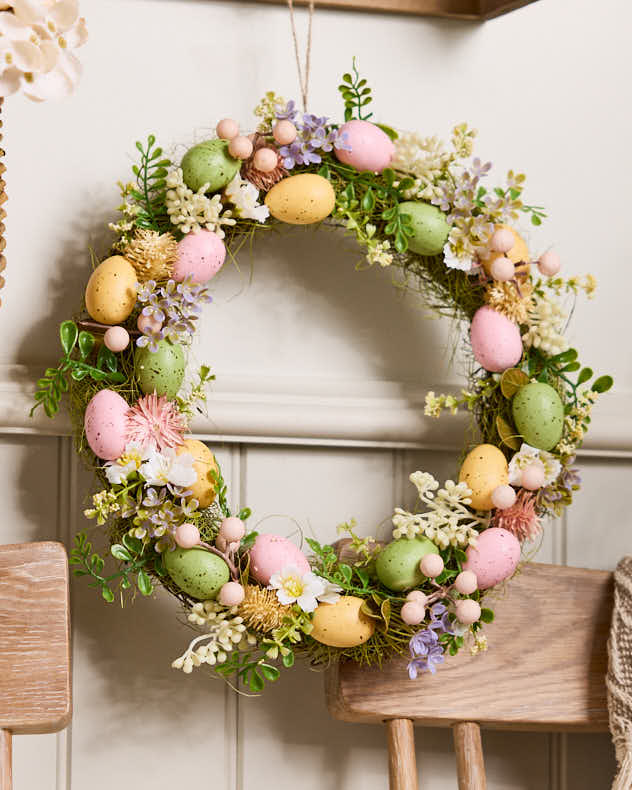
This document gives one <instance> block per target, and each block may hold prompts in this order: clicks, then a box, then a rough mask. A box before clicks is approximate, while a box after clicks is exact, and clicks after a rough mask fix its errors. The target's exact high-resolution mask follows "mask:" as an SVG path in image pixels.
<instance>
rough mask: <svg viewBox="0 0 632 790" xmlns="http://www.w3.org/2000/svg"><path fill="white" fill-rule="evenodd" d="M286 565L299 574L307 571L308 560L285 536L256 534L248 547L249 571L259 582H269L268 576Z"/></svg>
mask: <svg viewBox="0 0 632 790" xmlns="http://www.w3.org/2000/svg"><path fill="white" fill-rule="evenodd" d="M288 565H292V566H293V567H295V568H296V569H297V570H298V571H299V572H300V573H301V574H303V573H307V572H308V571H309V562H308V561H307V558H306V557H305V555H304V554H303V552H302V551H301V550H300V549H299V548H298V546H295V545H294V543H292V541H291V540H288V539H287V538H282V537H281V536H280V535H269V534H267V533H264V534H262V535H257V539H256V540H255V543H254V546H253V547H252V548H251V549H250V573H251V574H252V575H253V577H254V578H255V579H256V580H257V581H258V582H259V584H269V583H270V576H272V574H273V573H278V572H279V571H282V570H283V568H286V567H287V566H288Z"/></svg>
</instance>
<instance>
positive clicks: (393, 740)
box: [386, 719, 418, 790]
mask: <svg viewBox="0 0 632 790" xmlns="http://www.w3.org/2000/svg"><path fill="white" fill-rule="evenodd" d="M386 732H387V737H388V783H389V784H388V786H389V788H390V790H418V784H417V759H416V757H415V731H414V729H413V723H412V721H411V720H410V719H390V720H389V721H387V722H386Z"/></svg>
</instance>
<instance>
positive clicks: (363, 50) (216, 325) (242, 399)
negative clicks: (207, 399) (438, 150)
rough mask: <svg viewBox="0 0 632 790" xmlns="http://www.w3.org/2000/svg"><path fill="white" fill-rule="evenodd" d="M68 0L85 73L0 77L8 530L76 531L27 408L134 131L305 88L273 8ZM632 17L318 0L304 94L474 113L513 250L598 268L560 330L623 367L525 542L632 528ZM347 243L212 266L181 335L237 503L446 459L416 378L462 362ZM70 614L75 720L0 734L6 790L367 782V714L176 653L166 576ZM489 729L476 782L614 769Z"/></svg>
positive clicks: (584, 10) (391, 484)
mask: <svg viewBox="0 0 632 790" xmlns="http://www.w3.org/2000/svg"><path fill="white" fill-rule="evenodd" d="M83 7H84V13H85V15H86V16H87V18H88V23H89V26H90V30H91V41H90V43H89V44H88V46H87V47H86V48H85V49H84V51H83V52H82V59H83V62H84V64H85V78H84V80H83V82H82V84H81V87H80V89H79V91H78V93H77V94H76V95H75V96H74V97H73V98H72V99H70V100H69V101H67V102H64V103H62V104H60V105H43V106H34V105H32V104H29V103H27V102H25V101H23V100H21V99H20V98H16V99H12V100H9V101H8V102H7V105H6V108H7V109H6V113H5V115H4V119H5V131H6V138H5V144H6V149H7V152H8V153H7V164H8V173H7V176H8V189H9V195H10V202H9V204H8V211H9V218H8V249H7V257H8V260H9V268H8V272H7V281H8V282H7V286H6V288H5V289H4V291H3V294H2V297H3V305H2V310H1V312H0V326H1V327H2V338H3V342H2V344H1V348H0V433H1V441H0V459H1V468H2V470H3V475H2V478H1V479H0V492H1V493H2V497H3V502H4V505H5V520H4V522H3V527H2V528H1V530H0V539H1V540H2V541H3V542H8V541H13V540H31V539H38V538H43V537H55V536H57V537H59V538H60V539H62V540H65V541H68V540H69V539H70V536H71V535H72V534H73V533H74V532H75V531H76V530H77V529H79V528H81V527H83V526H84V522H83V518H82V516H81V509H82V498H83V496H84V494H85V491H86V490H87V488H88V486H89V480H88V479H87V477H86V476H85V475H84V474H83V473H82V472H81V471H80V470H78V469H77V466H76V464H75V461H74V458H73V455H72V452H71V447H70V443H69V440H68V439H67V438H65V437H64V436H63V435H59V434H60V433H61V434H63V433H64V431H65V424H64V422H63V420H62V421H60V422H58V423H56V424H55V425H50V424H47V423H46V422H45V421H44V420H36V421H31V422H29V421H28V420H27V419H25V417H24V414H25V410H26V406H27V402H28V392H29V390H30V388H31V386H32V376H33V375H34V374H35V371H36V368H37V367H39V366H41V365H43V364H47V363H49V362H50V361H52V360H53V358H54V357H55V355H56V354H57V348H56V343H57V341H56V338H55V330H56V326H57V324H58V322H59V320H60V318H61V317H63V316H65V315H67V314H69V313H70V312H71V311H72V310H73V309H74V307H75V306H76V303H77V300H78V297H79V294H80V291H81V288H82V285H83V283H84V281H85V278H86V271H87V268H86V267H87V263H88V257H87V254H86V250H87V248H88V247H89V246H92V247H93V248H94V249H95V251H96V252H97V253H98V254H102V253H104V252H105V251H106V249H107V246H108V241H109V237H108V234H107V233H104V232H103V227H104V224H105V223H106V222H107V221H108V220H109V219H110V218H111V217H112V206H115V205H116V204H117V195H116V191H115V188H114V186H113V184H114V183H115V182H116V180H118V179H120V178H126V177H127V172H128V168H129V166H130V163H131V158H132V156H133V141H134V140H135V139H136V138H137V137H142V136H144V135H146V134H147V133H148V132H150V131H154V132H156V133H157V134H158V136H159V138H160V139H161V141H162V142H163V143H164V144H165V145H167V146H169V145H171V144H172V143H173V142H174V141H175V142H176V143H179V144H186V143H188V142H190V141H191V140H192V139H197V138H201V137H203V135H204V129H209V128H211V127H212V126H213V125H214V123H215V121H216V120H217V119H218V118H219V117H223V116H226V115H232V116H234V117H237V118H239V119H241V120H242V122H243V123H244V124H248V123H251V122H252V121H251V115H250V113H251V109H252V107H253V106H254V105H255V104H256V102H257V101H258V99H259V97H260V96H261V95H262V93H263V92H264V91H265V90H268V89H271V88H274V89H276V90H277V91H279V92H281V93H283V94H284V95H285V96H286V97H290V96H292V95H296V93H297V90H296V87H297V83H296V79H295V74H294V66H293V56H292V52H291V48H290V39H289V27H288V20H287V16H286V12H285V11H284V9H283V8H277V7H273V6H263V5H262V6H260V5H258V4H255V3H245V2H215V1H214V0H83ZM299 18H300V19H301V20H304V15H303V14H302V13H299ZM631 22H632V7H631V6H630V5H629V4H628V3H625V2H623V0H603V2H602V3H601V4H600V5H599V6H598V7H596V6H595V4H594V3H593V2H589V0H540V1H539V2H537V3H535V4H533V5H532V6H529V7H527V8H525V9H523V10H521V11H518V12H515V13H513V14H511V15H509V16H506V17H502V18H500V19H497V20H494V21H492V22H489V23H487V24H485V25H474V24H464V23H463V24H462V23H456V22H444V21H436V20H435V21H433V20H423V19H413V18H402V17H399V18H398V17H390V16H387V15H372V14H360V13H342V12H334V11H327V10H318V13H317V16H316V20H315V25H314V52H313V67H312V83H311V90H310V96H311V100H310V105H311V109H312V110H314V111H318V112H321V113H330V114H336V113H338V112H339V105H338V95H337V91H336V90H335V86H336V84H337V78H338V75H339V74H340V73H341V72H342V71H343V70H345V69H346V68H347V67H348V64H349V60H350V57H351V55H352V54H356V55H357V56H358V57H359V61H360V65H361V67H362V70H363V71H364V72H366V74H367V76H368V77H369V79H370V81H371V83H372V85H373V88H374V92H375V96H376V102H375V107H376V108H377V109H376V112H377V117H378V119H381V120H384V121H388V122H391V123H393V124H395V125H397V126H398V127H400V128H408V129H416V130H418V131H420V132H422V133H424V134H433V133H437V134H441V135H444V136H447V135H448V134H449V130H450V128H451V126H452V125H453V124H454V123H456V122H459V121H461V120H463V119H467V120H468V121H470V122H471V123H472V124H473V125H474V126H476V127H478V128H479V130H480V134H479V138H478V152H479V153H480V155H481V156H482V157H484V158H493V159H494V164H495V165H496V166H497V167H498V169H499V172H500V173H502V172H503V170H505V169H507V168H509V167H514V168H519V169H524V170H525V171H526V172H527V173H528V175H529V182H528V183H529V188H528V191H527V198H528V199H529V200H532V201H533V202H535V203H543V204H545V205H546V206H547V208H548V210H549V213H550V217H551V218H550V220H549V221H547V223H546V224H545V225H544V227H543V229H542V230H541V231H539V232H538V233H535V232H533V233H532V232H530V231H529V228H527V232H528V234H529V236H530V241H531V243H532V247H533V251H534V252H538V251H540V250H542V249H544V248H545V247H546V246H548V245H549V244H550V243H551V242H555V243H556V244H557V246H558V249H559V251H560V252H561V254H562V255H563V257H564V259H565V263H566V270H567V271H569V272H583V271H593V272H594V273H595V274H596V275H597V276H598V278H599V280H600V289H599V291H598V295H597V297H596V299H595V300H594V302H593V303H592V304H591V305H590V306H588V307H587V306H585V305H584V304H581V303H580V305H579V307H578V309H577V311H576V315H575V319H574V322H573V329H572V332H573V338H574V340H576V342H577V344H578V345H579V348H580V349H581V351H582V354H583V356H584V358H585V360H586V361H587V362H590V363H592V364H594V366H595V367H599V368H600V369H603V370H604V371H609V372H613V373H614V374H615V376H616V381H617V389H616V392H615V393H614V394H613V395H611V396H609V397H608V398H607V399H605V400H604V404H603V405H602V406H601V407H600V410H599V414H598V416H597V418H596V419H595V424H594V431H593V433H592V437H593V438H592V439H591V442H590V443H589V444H588V448H589V454H588V455H587V456H584V458H583V459H582V466H583V472H584V479H585V487H584V490H583V492H582V493H581V495H580V496H579V497H578V500H577V503H576V505H575V506H574V507H573V509H572V511H571V513H570V514H569V517H568V521H565V522H564V523H560V524H557V525H552V527H551V529H550V530H549V533H548V535H547V539H546V541H545V543H544V546H543V548H542V550H541V553H540V558H541V559H543V560H544V561H555V562H568V563H570V564H574V565H588V566H592V567H606V568H610V567H613V565H614V563H615V562H616V560H617V558H618V557H619V556H621V555H622V554H623V553H625V552H629V551H630V547H631V541H630V537H629V536H630V531H629V526H628V524H629V516H628V505H627V497H626V495H625V492H626V486H627V481H628V479H629V475H630V471H631V469H630V460H631V459H632V431H631V429H630V420H629V416H628V415H629V412H628V408H629V406H630V400H631V399H630V392H631V391H632V359H631V357H630V354H629V352H628V350H627V344H626V341H625V335H623V332H624V324H623V317H624V316H625V315H626V313H627V312H628V304H627V303H628V301H629V300H628V292H629V288H630V285H631V284H632V281H631V278H630V275H629V269H628V266H627V264H628V262H629V258H630V246H631V245H630V236H629V230H628V221H627V219H628V218H627V192H628V183H627V177H628V176H629V173H630V165H631V164H632V162H631V160H632V152H631V149H630V146H629V139H630V131H631V129H630V126H631V117H632V116H631V113H630V108H629V105H628V102H627V100H626V96H627V91H626V89H627V82H628V78H629V74H630V65H629V46H628V42H627V31H628V30H629V28H630V23H631ZM192 130H195V131H194V132H192ZM305 233H308V234H309V235H308V237H307V238H305V236H304V234H305ZM356 260H357V251H356V250H355V249H354V247H353V245H352V244H351V242H350V241H348V240H344V239H341V238H340V237H339V236H338V235H335V234H333V233H329V232H327V233H321V234H319V235H318V236H314V235H313V234H312V233H311V232H310V231H309V230H308V231H295V232H291V233H288V234H287V235H284V236H283V237H282V238H279V239H274V240H267V239H266V240H264V241H263V242H262V243H261V244H260V246H259V247H258V248H257V250H256V252H255V254H254V255H253V256H252V257H249V256H248V255H244V256H242V258H241V259H240V270H239V271H238V270H237V269H235V268H232V267H229V266H227V267H225V271H224V272H223V273H222V274H221V275H220V277H218V278H217V280H216V281H215V291H214V296H215V304H214V305H213V306H211V307H210V308H209V309H208V310H207V313H206V316H205V321H204V326H203V329H202V332H201V338H200V342H199V343H198V345H197V347H196V356H197V357H198V358H199V359H204V360H208V361H209V362H211V363H212V364H213V366H214V367H215V368H216V372H217V374H218V382H217V387H216V391H215V392H216V394H215V395H214V396H213V399H212V402H211V413H210V419H209V421H207V422H200V423H198V424H196V432H197V433H198V434H199V435H200V436H205V437H208V438H210V440H211V442H212V445H213V447H214V448H217V449H218V453H219V457H220V460H221V461H222V463H223V465H224V468H225V471H226V475H227V478H228V480H229V482H230V484H231V485H232V490H233V492H234V497H235V500H239V501H241V502H247V503H248V504H250V505H251V506H252V507H253V510H254V514H255V515H254V518H255V520H256V519H259V518H262V517H264V516H266V515H268V514H270V513H279V512H280V513H284V514H287V515H291V516H293V517H295V518H297V519H298V520H299V521H300V522H301V523H302V524H303V525H304V527H305V529H307V530H313V531H314V533H315V534H317V535H318V536H320V537H321V538H325V537H329V536H332V535H333V531H334V527H335V525H336V524H337V523H338V522H339V521H340V520H341V519H343V518H347V517H349V516H351V515H355V516H356V517H357V518H358V519H359V521H360V523H361V524H362V525H363V528H364V529H366V531H367V532H368V531H371V530H373V529H375V525H376V524H378V523H379V522H380V521H381V520H382V519H383V518H384V517H385V516H387V515H388V512H389V510H390V509H391V508H392V506H393V505H394V504H395V503H397V504H400V503H401V502H402V500H403V499H404V498H405V497H408V496H409V494H410V492H409V491H408V488H409V486H408V485H407V483H406V475H407V474H408V472H410V471H412V470H413V469H415V468H418V467H421V468H428V469H430V470H432V471H433V472H435V473H436V474H437V475H438V476H440V475H449V474H451V473H453V471H454V453H453V452H448V451H447V447H448V446H452V445H455V444H458V443H459V442H460V440H461V438H460V434H462V423H459V422H458V421H455V422H454V423H453V424H452V427H450V425H448V426H446V427H445V428H444V427H443V426H442V427H441V428H440V429H439V430H437V428H436V426H435V425H432V426H429V425H428V421H427V420H424V419H423V418H421V417H420V416H419V398H420V397H423V392H424V390H425V389H426V388H428V387H430V386H432V387H435V388H437V387H438V386H439V385H440V383H441V382H458V381H459V370H458V366H457V367H456V368H455V369H454V370H450V368H449V365H448V356H449V355H448V354H447V353H446V351H447V348H448V342H447V341H448V328H447V327H446V326H445V325H443V324H440V323H439V322H437V321H429V320H426V318H425V315H424V313H423V310H422V309H421V308H420V305H419V304H418V303H417V302H416V301H415V300H414V299H410V298H408V299H405V300H403V301H402V299H401V296H400V295H399V294H398V293H396V292H395V291H394V290H393V289H391V288H390V285H389V282H388V281H389V275H388V273H384V272H377V271H371V272H365V273H362V274H359V273H356V272H355V271H354V264H355V262H356ZM349 295H352V297H353V298H352V299H350V298H349ZM406 444H411V445H415V447H414V448H409V449H406V447H405V445H406ZM430 445H432V446H433V448H434V450H432V451H431V450H430V449H428V448H429V446H430ZM424 448H425V449H424ZM279 481H281V482H279ZM284 523H287V522H280V523H276V524H275V522H266V525H265V526H266V529H270V530H272V529H273V528H279V529H280V528H283V524H284ZM287 529H289V526H288V527H287ZM73 611H74V635H75V644H74V655H75V681H74V682H75V719H74V723H73V726H72V728H71V729H69V731H68V732H67V733H63V734H61V735H60V736H41V737H37V738H26V737H24V738H18V739H16V740H17V744H16V787H17V789H18V790H35V788H37V789H38V790H40V788H44V789H45V790H49V788H51V790H52V788H56V790H68V788H70V787H72V788H73V789H74V790H83V788H85V787H90V788H93V790H101V789H102V788H103V790H105V788H108V790H109V788H112V787H120V788H128V787H129V788H131V787H146V786H149V785H150V784H151V786H152V788H155V789H156V790H161V789H162V788H165V790H166V789H167V788H172V787H173V786H174V785H176V784H177V785H178V786H185V785H186V784H192V783H194V782H195V783H196V786H199V787H206V786H208V787H222V788H226V790H254V788H268V787H275V788H278V789H279V790H283V788H290V787H295V786H296V784H297V783H298V781H299V779H300V782H301V784H302V786H304V787H305V788H309V789H311V788H319V789H320V788H331V789H332V790H333V788H352V787H356V786H358V785H362V786H363V787H367V788H373V787H375V788H379V787H384V786H385V781H386V780H385V764H386V763H385V759H386V758H385V748H384V738H383V733H382V731H381V730H380V728H373V727H368V726H363V727H353V726H350V725H343V724H340V723H333V722H332V721H331V720H330V719H329V717H328V715H327V713H326V710H325V707H324V702H323V697H322V689H321V685H322V679H321V677H320V676H319V675H318V674H315V673H313V672H310V671H308V670H307V669H305V668H298V669H297V670H296V671H295V672H293V673H289V674H288V675H287V676H286V677H284V678H283V680H282V682H281V683H279V684H278V685H277V686H276V687H275V688H273V689H271V693H270V694H269V695H267V696H266V698H265V699H263V700H251V699H245V698H243V697H240V698H237V697H236V696H235V695H234V694H232V693H231V692H229V691H228V690H227V689H226V688H225V687H223V686H222V685H221V684H219V683H217V682H215V683H213V682H211V681H210V680H208V679H207V678H205V677H203V676H201V675H200V676H194V677H189V678H186V677H183V676H182V675H180V674H178V673H175V672H174V671H172V670H171V669H170V668H169V661H170V659H171V657H172V656H173V655H175V654H176V653H177V651H178V650H179V649H180V648H181V645H182V644H183V642H184V641H185V639H186V634H187V632H186V630H185V629H184V628H182V627H181V626H180V625H179V624H178V623H177V621H176V620H175V616H174V615H175V612H174V607H173V604H172V603H171V601H169V600H166V599H165V598H164V597H159V598H158V600H156V601H153V602H145V601H144V602H139V603H138V605H135V606H134V607H132V608H130V609H128V610H125V611H124V612H122V613H121V612H118V611H116V610H114V609H113V608H108V607H105V606H104V605H102V604H101V603H100V602H99V601H98V600H96V598H93V597H92V596H91V595H90V594H89V591H87V590H86V589H85V588H84V587H83V586H82V585H77V586H76V587H74V588H73ZM493 647H494V649H503V648H502V646H498V645H496V646H493ZM536 680H537V679H534V682H535V681H536ZM424 682H428V683H429V684H430V683H431V681H424ZM429 689H431V685H429ZM418 749H419V762H420V773H421V779H422V787H423V788H424V790H426V789H427V788H432V790H442V788H446V790H447V788H453V787H454V786H455V779H454V770H453V758H452V755H451V744H450V738H449V734H448V733H445V732H441V731H435V730H420V731H419V733H418ZM485 750H486V756H487V763H488V772H489V776H490V787H491V788H492V789H493V790H501V789H502V790H506V789H507V788H516V790H518V789H520V790H523V789H525V788H529V789H531V788H533V790H536V789H537V790H542V789H543V788H546V789H547V790H588V788H590V790H600V789H601V788H606V787H608V786H609V779H610V777H611V774H612V771H613V762H612V755H611V750H610V747H609V744H608V740H607V738H604V737H596V736H583V737H581V738H579V737H564V736H548V735H541V734H512V735H508V734H500V733H494V734H489V735H486V736H485ZM36 753H37V755H38V758H37V760H34V759H33V755H34V754H36Z"/></svg>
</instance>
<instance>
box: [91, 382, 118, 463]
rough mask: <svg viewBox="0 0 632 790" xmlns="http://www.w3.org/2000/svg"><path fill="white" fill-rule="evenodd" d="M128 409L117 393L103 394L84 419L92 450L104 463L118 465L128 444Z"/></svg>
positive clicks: (103, 392) (97, 395)
mask: <svg viewBox="0 0 632 790" xmlns="http://www.w3.org/2000/svg"><path fill="white" fill-rule="evenodd" d="M128 411H129V406H128V404H127V403H126V401H125V400H124V399H123V398H121V396H120V395H119V394H118V392H114V390H108V389H105V390H101V391H100V392H97V394H96V395H94V397H93V398H92V400H91V401H90V403H88V407H87V408H86V413H85V415H84V421H83V424H84V428H85V431H86V439H87V440H88V444H89V445H90V449H91V450H92V452H93V453H94V454H95V455H96V456H97V458H102V459H103V460H104V461H115V460H116V459H117V458H119V457H120V456H121V455H122V454H123V450H124V449H125V444H126V442H127V412H128Z"/></svg>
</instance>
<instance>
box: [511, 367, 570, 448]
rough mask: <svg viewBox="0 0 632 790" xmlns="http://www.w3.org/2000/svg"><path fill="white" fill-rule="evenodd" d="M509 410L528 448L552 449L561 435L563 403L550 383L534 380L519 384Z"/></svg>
mask: <svg viewBox="0 0 632 790" xmlns="http://www.w3.org/2000/svg"><path fill="white" fill-rule="evenodd" d="M511 410H512V412H513V418H514V422H515V423H516V428H517V429H518V433H519V434H520V435H521V436H522V438H523V439H524V440H525V442H526V443H527V444H530V445H531V447H537V448H538V450H552V449H553V448H554V447H555V445H556V444H557V443H558V442H559V440H560V439H561V438H562V430H563V428H564V406H563V404H562V400H561V398H560V396H559V395H558V394H557V392H556V391H555V390H554V389H553V387H551V386H550V385H549V384H542V383H540V382H539V381H534V382H531V383H530V384H525V385H524V387H520V389H519V390H518V392H516V394H515V395H514V399H513V402H512V404H511Z"/></svg>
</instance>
